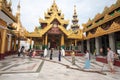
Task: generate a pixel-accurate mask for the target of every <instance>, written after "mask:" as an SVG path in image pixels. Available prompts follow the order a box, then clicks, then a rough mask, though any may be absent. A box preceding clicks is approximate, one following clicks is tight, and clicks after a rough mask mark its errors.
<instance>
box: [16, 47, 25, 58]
mask: <svg viewBox="0 0 120 80" xmlns="http://www.w3.org/2000/svg"><path fill="white" fill-rule="evenodd" d="M20 54H22V55H23V57H25V47H24V46H22V47H21V49H20V50H19V53H18V56H19V57H20Z"/></svg>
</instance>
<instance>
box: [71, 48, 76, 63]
mask: <svg viewBox="0 0 120 80" xmlns="http://www.w3.org/2000/svg"><path fill="white" fill-rule="evenodd" d="M71 56H72V65H75V51H74V50H72V52H71Z"/></svg>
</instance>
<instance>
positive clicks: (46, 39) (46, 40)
mask: <svg viewBox="0 0 120 80" xmlns="http://www.w3.org/2000/svg"><path fill="white" fill-rule="evenodd" d="M47 43H48V34H46V35H45V48H47Z"/></svg>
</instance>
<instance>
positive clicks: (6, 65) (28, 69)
mask: <svg viewBox="0 0 120 80" xmlns="http://www.w3.org/2000/svg"><path fill="white" fill-rule="evenodd" d="M66 65H67V66H69V67H72V68H75V69H80V70H75V69H70V68H67V67H66ZM103 65H104V64H103V63H100V62H96V61H95V60H92V61H91V69H90V71H101V70H102V71H103V72H102V73H106V74H107V75H103V74H100V73H96V72H84V71H82V68H83V67H84V58H83V57H76V65H72V64H71V57H65V58H63V57H62V61H61V62H59V61H58V58H57V57H54V58H53V60H52V61H49V57H46V58H45V60H43V59H40V58H39V57H35V58H28V57H25V58H22V57H21V58H18V57H16V55H13V56H9V57H6V59H5V60H2V61H0V80H120V67H116V66H115V69H116V71H117V72H116V73H115V74H112V73H110V72H108V68H107V64H105V65H104V67H103ZM102 67H103V68H102Z"/></svg>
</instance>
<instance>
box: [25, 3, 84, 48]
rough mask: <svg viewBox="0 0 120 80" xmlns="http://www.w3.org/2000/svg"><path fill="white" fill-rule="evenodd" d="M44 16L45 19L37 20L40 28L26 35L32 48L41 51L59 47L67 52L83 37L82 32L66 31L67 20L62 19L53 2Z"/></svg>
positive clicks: (79, 30) (78, 30) (62, 16)
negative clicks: (31, 41) (30, 41)
mask: <svg viewBox="0 0 120 80" xmlns="http://www.w3.org/2000/svg"><path fill="white" fill-rule="evenodd" d="M75 13H76V12H75ZM44 15H45V19H41V18H40V19H39V23H40V26H39V27H36V28H35V30H34V32H31V33H27V34H26V36H27V37H28V38H30V39H32V40H33V41H34V48H36V49H41V50H42V49H44V48H55V49H59V48H60V47H63V48H65V49H68V50H69V49H72V48H73V46H74V48H75V46H77V44H78V42H79V41H80V40H81V39H82V37H83V35H82V30H81V29H79V28H78V29H77V30H72V29H69V30H67V29H66V28H67V26H68V24H69V20H65V19H64V14H62V13H61V10H59V9H58V7H57V4H56V3H55V1H54V2H53V4H52V5H51V7H50V9H48V10H47V12H45V13H44ZM75 17H77V16H76V15H75Z"/></svg>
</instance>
